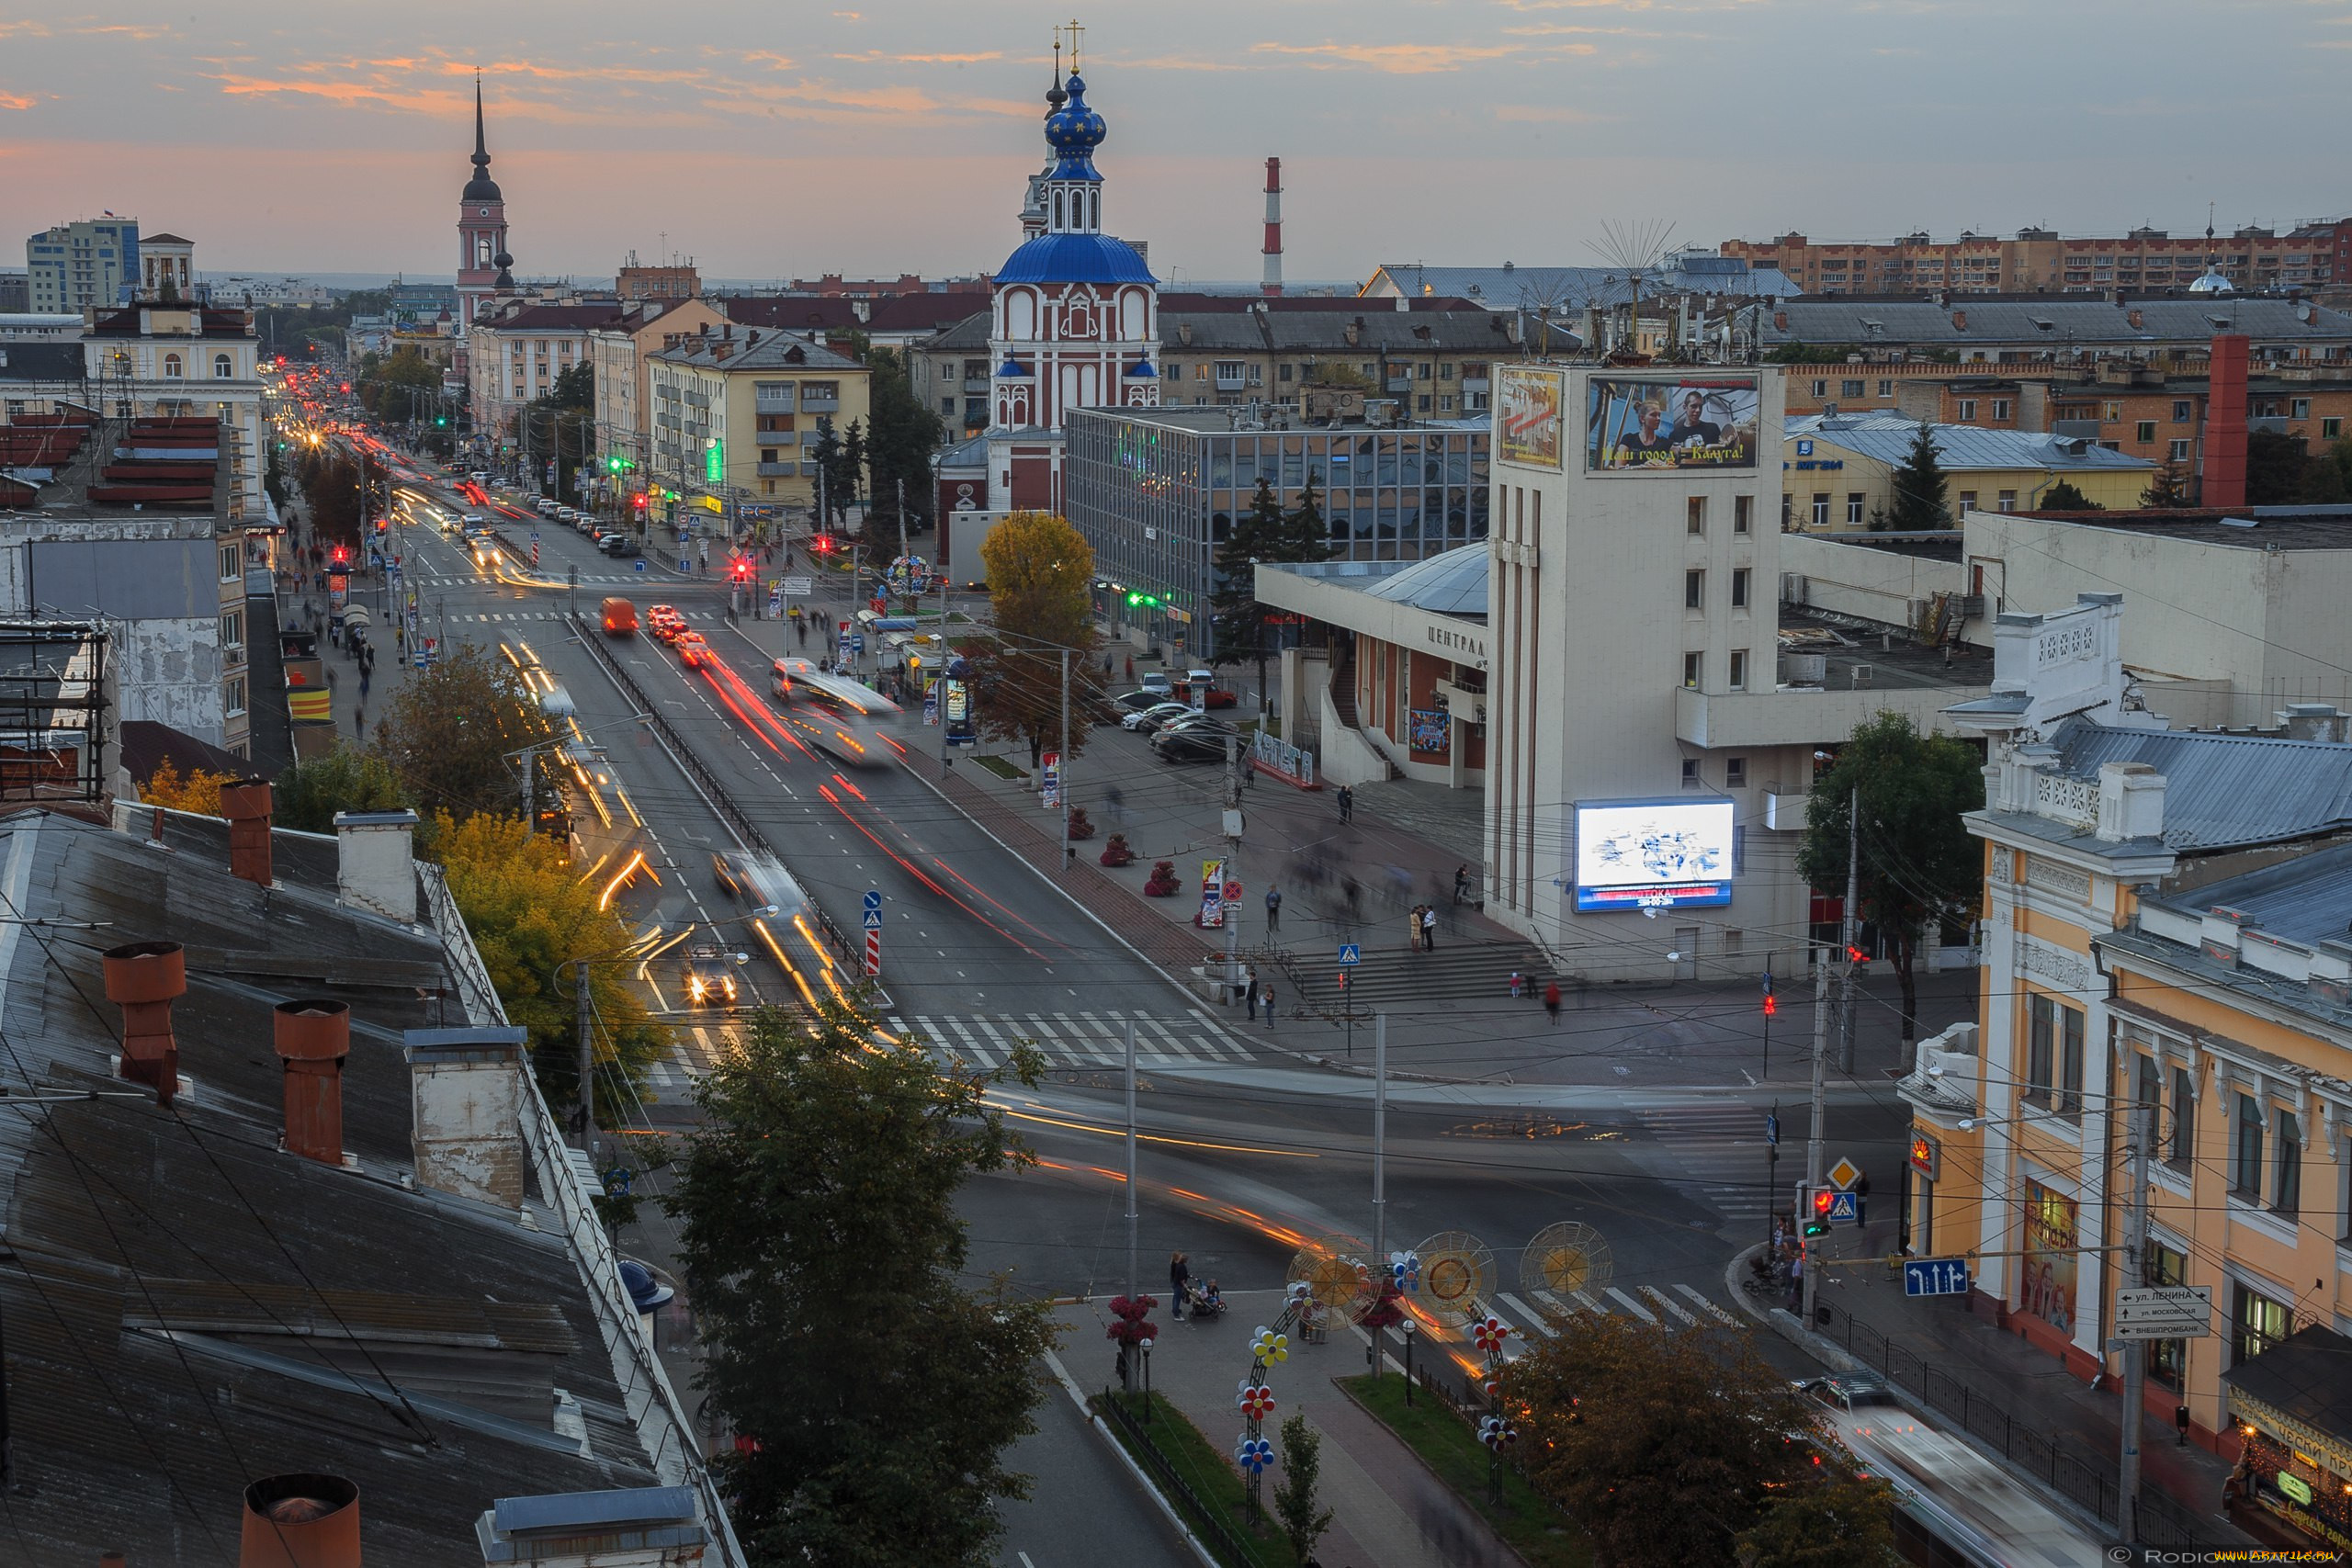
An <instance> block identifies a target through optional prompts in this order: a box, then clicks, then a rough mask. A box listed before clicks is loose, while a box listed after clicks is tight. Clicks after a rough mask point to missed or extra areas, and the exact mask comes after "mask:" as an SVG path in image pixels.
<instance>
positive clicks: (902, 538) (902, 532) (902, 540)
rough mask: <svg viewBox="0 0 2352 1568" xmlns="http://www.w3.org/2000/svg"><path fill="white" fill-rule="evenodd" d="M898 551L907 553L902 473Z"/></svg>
mask: <svg viewBox="0 0 2352 1568" xmlns="http://www.w3.org/2000/svg"><path fill="white" fill-rule="evenodd" d="M906 553H907V480H906V476H904V475H903V474H902V475H900V476H899V554H900V555H905V554H906Z"/></svg>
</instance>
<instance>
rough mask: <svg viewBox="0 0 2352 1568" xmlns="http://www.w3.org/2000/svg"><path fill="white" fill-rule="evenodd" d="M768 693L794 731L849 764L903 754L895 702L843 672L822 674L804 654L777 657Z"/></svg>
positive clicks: (876, 763)
mask: <svg viewBox="0 0 2352 1568" xmlns="http://www.w3.org/2000/svg"><path fill="white" fill-rule="evenodd" d="M768 695H769V696H770V697H771V698H772V699H774V701H775V707H776V711H777V712H779V713H781V714H782V715H783V716H784V717H785V720H786V723H788V724H790V725H791V726H792V728H793V730H794V732H795V733H796V734H797V735H799V736H800V738H801V739H804V740H806V741H807V742H808V743H809V745H811V746H814V747H816V748H817V749H818V750H821V751H823V752H825V753H826V754H827V755H829V756H831V757H832V758H833V759H834V760H836V761H841V762H843V763H845V764H847V765H848V766H850V767H853V768H878V767H881V766H883V765H884V764H886V763H888V762H891V761H896V760H897V759H898V758H899V757H901V756H904V755H905V754H906V750H907V746H906V739H907V738H906V736H905V734H904V732H903V731H904V724H905V715H904V713H903V712H902V711H901V710H900V709H899V705H898V704H896V703H894V702H892V701H891V700H890V699H889V698H888V697H886V696H884V695H882V694H880V693H879V692H876V691H872V690H870V689H868V688H867V687H865V686H862V685H860V684H858V683H857V682H855V681H853V680H850V679H849V678H848V677H847V676H843V675H827V674H823V673H821V672H820V671H819V670H818V669H817V666H816V665H815V664H814V663H813V662H811V661H810V660H806V659H779V660H776V661H775V667H774V668H772V669H771V670H770V671H768Z"/></svg>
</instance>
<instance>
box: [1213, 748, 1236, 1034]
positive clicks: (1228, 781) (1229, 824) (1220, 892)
mask: <svg viewBox="0 0 2352 1568" xmlns="http://www.w3.org/2000/svg"><path fill="white" fill-rule="evenodd" d="M1240 754H1241V737H1240V736H1239V735H1238V734H1232V733H1228V734H1227V736H1226V738H1225V880H1226V881H1227V882H1231V881H1232V880H1233V879H1234V872H1235V870H1236V869H1237V868H1238V866H1239V865H1240V863H1241V774H1240V771H1239V761H1240ZM1224 900H1225V889H1224V888H1222V887H1220V888H1218V889H1217V901H1218V903H1219V904H1222V903H1223V902H1224ZM1240 920H1241V910H1240V906H1239V905H1238V903H1237V904H1236V905H1235V906H1234V907H1233V908H1230V909H1227V910H1226V912H1225V995H1226V1000H1227V1001H1228V1002H1230V1001H1231V1000H1232V999H1233V987H1235V986H1236V985H1238V984H1239V983H1240V980H1241V960H1240V955H1239V953H1238V945H1239V941H1240V935H1241V932H1240Z"/></svg>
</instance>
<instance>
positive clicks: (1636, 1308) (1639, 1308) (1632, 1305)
mask: <svg viewBox="0 0 2352 1568" xmlns="http://www.w3.org/2000/svg"><path fill="white" fill-rule="evenodd" d="M1608 1293H1609V1294H1610V1295H1611V1296H1612V1297H1614V1298H1616V1300H1617V1301H1618V1302H1619V1303H1623V1306H1624V1308H1625V1310H1626V1311H1627V1312H1630V1313H1632V1314H1634V1316H1635V1317H1638V1318H1640V1319H1641V1320H1642V1321H1643V1322H1644V1323H1656V1322H1657V1314H1656V1313H1654V1312H1652V1311H1650V1309H1649V1308H1647V1307H1645V1306H1644V1305H1643V1304H1642V1303H1640V1302H1638V1301H1635V1300H1634V1298H1633V1297H1632V1296H1629V1295H1627V1294H1626V1293H1625V1292H1623V1291H1621V1290H1619V1289H1618V1288H1617V1287H1616V1286H1614V1285H1611V1286H1609V1287H1608Z"/></svg>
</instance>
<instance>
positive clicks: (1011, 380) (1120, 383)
mask: <svg viewBox="0 0 2352 1568" xmlns="http://www.w3.org/2000/svg"><path fill="white" fill-rule="evenodd" d="M1086 94H1087V85H1086V79H1085V78H1084V76H1082V75H1081V74H1080V71H1079V62H1078V53H1077V49H1076V46H1075V41H1074V40H1073V45H1072V49H1071V53H1070V69H1069V76H1068V77H1067V78H1065V77H1064V76H1063V75H1062V72H1061V64H1060V46H1059V44H1058V42H1057V44H1056V47H1055V67H1054V85H1053V86H1052V88H1051V89H1050V90H1049V91H1048V92H1047V93H1046V108H1047V111H1048V112H1047V113H1046V152H1047V163H1046V168H1045V170H1044V172H1043V173H1041V174H1039V175H1035V176H1033V177H1032V178H1031V180H1030V182H1029V197H1028V202H1027V204H1026V206H1025V207H1024V208H1023V211H1022V229H1023V234H1024V238H1023V240H1022V243H1021V244H1020V246H1019V247H1018V248H1017V249H1015V250H1014V251H1013V253H1012V255H1010V256H1008V257H1006V258H1005V262H1004V265H1002V266H1001V267H999V268H997V270H996V274H995V276H994V279H993V281H992V284H991V286H990V290H989V293H990V316H989V322H990V325H989V359H990V363H992V364H993V365H994V366H995V367H996V368H995V373H994V375H993V377H992V378H991V384H990V388H989V392H990V397H989V433H988V450H989V509H990V510H991V511H1015V510H1027V509H1034V510H1038V511H1048V512H1059V511H1061V510H1062V455H1063V450H1064V439H1063V423H1064V419H1065V416H1066V414H1067V413H1068V412H1069V410H1071V409H1079V408H1148V407H1150V406H1153V405H1155V404H1157V403H1158V402H1159V283H1158V281H1157V280H1156V279H1154V278H1153V276H1152V275H1151V268H1150V266H1149V265H1148V264H1147V263H1146V262H1145V260H1144V257H1143V254H1142V253H1141V252H1140V251H1138V250H1136V247H1135V246H1133V245H1131V244H1129V243H1126V242H1125V240H1122V239H1119V238H1117V237H1116V236H1114V235H1112V234H1107V233H1105V232H1104V231H1103V175H1102V173H1101V172H1100V171H1099V170H1097V169H1096V168H1095V166H1094V152H1095V149H1097V148H1098V147H1100V146H1102V144H1103V137H1104V135H1105V134H1106V128H1105V126H1104V125H1103V116H1102V114H1101V112H1100V111H1098V110H1097V109H1096V108H1095V107H1093V106H1092V105H1091V104H1090V103H1088V102H1087V101H1086Z"/></svg>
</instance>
